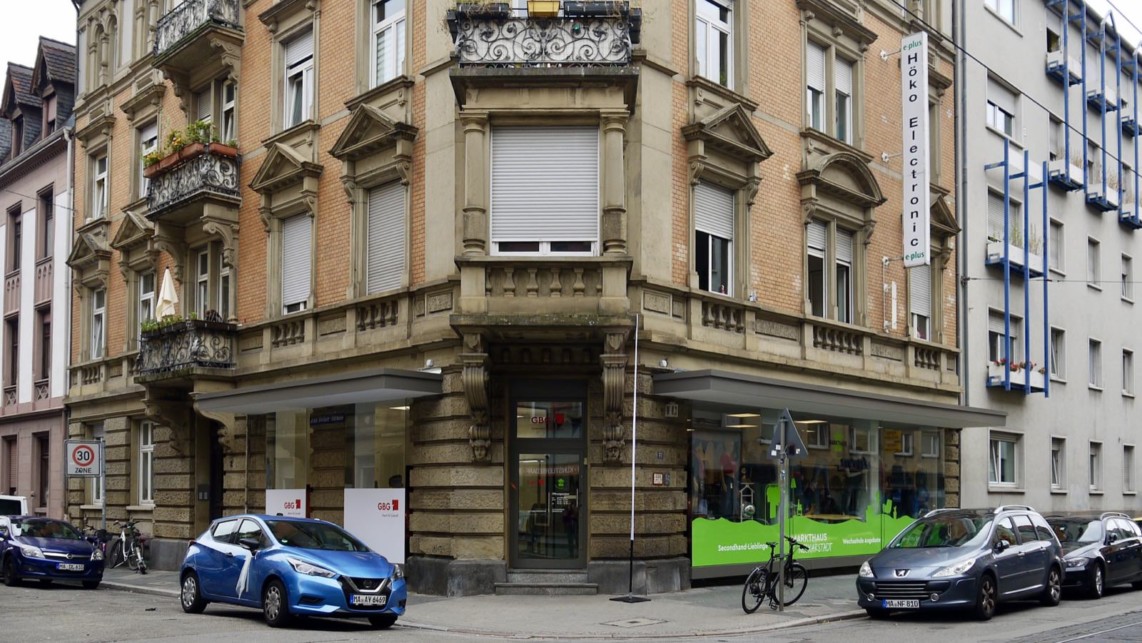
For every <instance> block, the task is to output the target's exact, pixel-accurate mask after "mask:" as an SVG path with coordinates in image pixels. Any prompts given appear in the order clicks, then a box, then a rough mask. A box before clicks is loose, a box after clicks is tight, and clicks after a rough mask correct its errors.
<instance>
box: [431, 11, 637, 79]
mask: <svg viewBox="0 0 1142 643" xmlns="http://www.w3.org/2000/svg"><path fill="white" fill-rule="evenodd" d="M639 20H640V16H639V14H637V13H636V14H633V15H629V16H598V17H579V16H576V17H560V18H511V17H506V16H505V17H500V16H494V15H484V14H460V13H455V12H452V13H450V15H449V20H448V22H449V29H450V30H451V31H452V34H453V36H454V38H455V43H456V54H455V55H456V58H457V60H458V62H459V64H460V65H481V66H484V67H595V66H608V65H628V64H630V61H631V43H632V40H633V42H638V38H637V36H635V37H633V38H632V32H633V33H635V34H637V29H638V26H639V25H638V23H639Z"/></svg>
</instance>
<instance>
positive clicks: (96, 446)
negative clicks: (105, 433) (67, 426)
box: [67, 440, 103, 477]
mask: <svg viewBox="0 0 1142 643" xmlns="http://www.w3.org/2000/svg"><path fill="white" fill-rule="evenodd" d="M102 471H103V443H102V442H101V441H99V440H68V441H67V475H69V476H85V477H98V476H99V475H100V474H101V473H102Z"/></svg>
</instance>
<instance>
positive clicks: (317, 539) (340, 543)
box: [266, 520, 369, 551]
mask: <svg viewBox="0 0 1142 643" xmlns="http://www.w3.org/2000/svg"><path fill="white" fill-rule="evenodd" d="M266 524H267V525H269V527H270V531H271V532H272V533H273V534H274V538H276V539H277V541H278V542H279V543H281V544H283V545H285V546H287V547H300V548H301V549H324V550H327V551H369V548H368V547H366V546H365V545H364V544H363V543H362V542H361V541H359V540H357V539H356V538H354V537H353V536H350V535H349V532H347V531H345V530H343V529H340V528H339V527H337V526H335V525H330V524H325V523H319V522H300V521H296V520H267V521H266Z"/></svg>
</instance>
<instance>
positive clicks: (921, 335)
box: [908, 265, 932, 340]
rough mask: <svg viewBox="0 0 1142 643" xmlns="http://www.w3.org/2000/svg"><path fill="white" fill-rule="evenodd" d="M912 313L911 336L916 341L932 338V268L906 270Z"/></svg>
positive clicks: (920, 267) (921, 267)
mask: <svg viewBox="0 0 1142 643" xmlns="http://www.w3.org/2000/svg"><path fill="white" fill-rule="evenodd" d="M908 273H909V284H910V286H911V292H910V293H909V294H910V295H911V297H910V298H909V300H910V303H909V307H910V309H911V313H912V335H913V336H914V337H916V338H918V339H925V340H927V339H931V338H932V335H931V333H932V328H931V324H932V267H931V266H927V265H925V266H916V267H914V268H909V269H908Z"/></svg>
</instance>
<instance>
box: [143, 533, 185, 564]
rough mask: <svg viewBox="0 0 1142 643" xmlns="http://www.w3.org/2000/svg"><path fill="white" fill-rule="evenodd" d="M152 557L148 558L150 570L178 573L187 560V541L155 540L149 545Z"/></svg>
mask: <svg viewBox="0 0 1142 643" xmlns="http://www.w3.org/2000/svg"><path fill="white" fill-rule="evenodd" d="M148 547H149V548H150V552H149V553H150V557H149V558H147V567H148V568H149V569H158V570H162V571H168V572H171V571H178V568H179V567H181V566H182V560H183V558H186V547H187V544H186V541H185V540H174V539H171V538H155V539H153V540H151V542H150V543H149V544H148Z"/></svg>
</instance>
